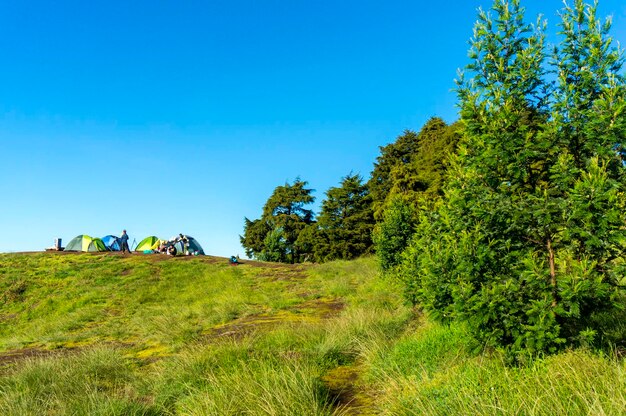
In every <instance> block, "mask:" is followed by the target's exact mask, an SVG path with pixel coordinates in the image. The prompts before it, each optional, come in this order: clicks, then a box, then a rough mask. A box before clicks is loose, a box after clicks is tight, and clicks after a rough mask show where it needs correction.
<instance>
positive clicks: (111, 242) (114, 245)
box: [102, 235, 122, 251]
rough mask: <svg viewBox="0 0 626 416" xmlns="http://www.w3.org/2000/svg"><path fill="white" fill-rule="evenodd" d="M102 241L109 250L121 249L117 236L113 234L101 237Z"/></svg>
mask: <svg viewBox="0 0 626 416" xmlns="http://www.w3.org/2000/svg"><path fill="white" fill-rule="evenodd" d="M102 242H103V243H104V245H105V247H106V248H107V250H109V251H120V250H121V249H122V247H121V246H120V242H119V238H118V237H116V236H114V235H107V236H105V237H102Z"/></svg>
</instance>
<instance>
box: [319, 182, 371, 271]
mask: <svg viewBox="0 0 626 416" xmlns="http://www.w3.org/2000/svg"><path fill="white" fill-rule="evenodd" d="M318 226H319V230H320V232H319V233H318V244H316V248H315V253H316V257H317V258H318V259H319V260H321V261H326V260H334V259H353V258H356V257H359V256H361V255H363V254H366V253H369V252H370V251H371V248H372V229H373V226H374V217H373V214H372V207H371V199H370V196H369V191H368V189H367V186H366V185H365V184H363V179H362V178H361V176H359V175H353V174H350V175H348V176H346V177H344V178H343V179H342V181H341V186H339V187H336V188H330V189H329V190H328V191H327V192H326V199H325V200H324V201H323V202H322V210H321V213H320V215H319V217H318Z"/></svg>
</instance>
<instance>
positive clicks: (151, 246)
mask: <svg viewBox="0 0 626 416" xmlns="http://www.w3.org/2000/svg"><path fill="white" fill-rule="evenodd" d="M159 244H161V240H160V239H159V237H155V236H153V235H151V236H150V237H146V238H144V239H143V240H141V241H140V242H139V244H137V247H135V251H146V250H156V249H157V248H159Z"/></svg>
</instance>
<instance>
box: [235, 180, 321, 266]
mask: <svg viewBox="0 0 626 416" xmlns="http://www.w3.org/2000/svg"><path fill="white" fill-rule="evenodd" d="M307 184H308V183H307V182H306V181H302V180H300V179H299V178H298V179H296V180H295V181H294V183H293V184H289V183H285V185H284V186H278V187H276V189H274V192H273V193H272V195H271V196H270V197H269V199H268V200H267V202H266V203H265V205H264V207H263V215H262V216H261V218H260V219H258V220H254V221H250V220H249V219H247V218H246V219H245V224H244V235H243V236H240V241H241V244H242V245H243V247H244V248H245V250H246V254H247V255H248V256H250V255H252V256H254V257H256V258H258V259H260V260H263V259H265V260H268V261H281V262H291V263H298V262H300V261H301V254H302V253H301V252H300V251H299V250H298V246H297V245H296V241H297V239H298V235H299V233H300V232H301V231H302V230H303V229H305V228H306V227H307V226H308V225H309V224H312V223H313V221H314V220H313V211H312V210H310V209H307V208H305V206H306V205H309V204H311V203H313V202H314V201H315V197H313V196H312V195H311V193H312V192H313V190H312V189H309V188H306V186H307Z"/></svg>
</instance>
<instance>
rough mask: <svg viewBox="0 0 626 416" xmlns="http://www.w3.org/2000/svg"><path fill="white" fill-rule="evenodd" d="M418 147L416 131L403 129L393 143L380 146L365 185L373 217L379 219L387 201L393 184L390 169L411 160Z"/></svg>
mask: <svg viewBox="0 0 626 416" xmlns="http://www.w3.org/2000/svg"><path fill="white" fill-rule="evenodd" d="M418 147H419V138H418V135H417V133H415V132H414V131H411V130H405V131H404V133H403V134H402V135H401V136H399V137H398V138H397V139H396V141H395V142H394V143H390V144H388V145H387V146H381V147H380V156H378V157H377V158H376V163H374V170H373V171H372V175H371V177H370V180H369V181H368V182H367V187H368V189H369V191H370V194H371V196H372V209H373V211H374V218H375V219H376V221H380V220H381V219H382V217H383V211H384V209H385V204H386V202H387V196H388V195H389V192H390V191H391V188H392V186H393V182H392V176H391V175H392V171H393V170H394V168H395V169H398V167H399V166H401V165H406V164H408V163H409V162H410V161H411V158H412V156H413V155H414V154H416V153H417V149H418Z"/></svg>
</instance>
